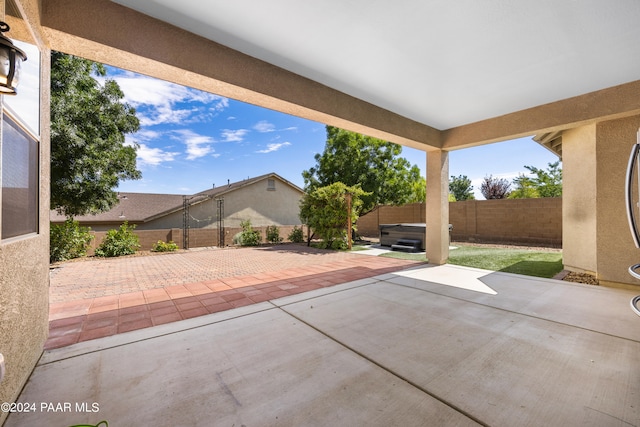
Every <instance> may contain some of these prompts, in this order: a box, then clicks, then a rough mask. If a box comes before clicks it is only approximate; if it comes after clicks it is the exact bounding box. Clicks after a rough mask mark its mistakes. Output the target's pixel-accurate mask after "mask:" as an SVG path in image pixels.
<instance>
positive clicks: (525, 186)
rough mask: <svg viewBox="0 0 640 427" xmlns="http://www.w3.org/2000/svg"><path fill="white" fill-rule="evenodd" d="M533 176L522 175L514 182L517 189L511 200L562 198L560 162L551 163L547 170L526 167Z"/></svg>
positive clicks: (510, 196)
mask: <svg viewBox="0 0 640 427" xmlns="http://www.w3.org/2000/svg"><path fill="white" fill-rule="evenodd" d="M525 168H526V169H528V170H529V172H531V173H532V174H533V177H528V176H526V175H524V174H520V176H518V177H517V178H515V179H514V180H513V183H514V185H515V187H516V189H515V190H514V191H513V192H512V193H511V194H510V195H509V198H514V199H515V198H535V197H561V196H562V169H561V168H560V161H557V162H555V163H549V164H548V168H547V170H543V169H538V168H536V167H534V166H525Z"/></svg>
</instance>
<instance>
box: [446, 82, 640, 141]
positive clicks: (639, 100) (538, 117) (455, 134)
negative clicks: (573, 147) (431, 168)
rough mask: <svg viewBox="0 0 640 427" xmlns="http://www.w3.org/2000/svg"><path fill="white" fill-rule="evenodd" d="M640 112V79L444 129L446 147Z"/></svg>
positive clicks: (583, 123)
mask: <svg viewBox="0 0 640 427" xmlns="http://www.w3.org/2000/svg"><path fill="white" fill-rule="evenodd" d="M637 114H640V80H637V81H634V82H630V83H625V84H622V85H618V86H613V87H610V88H607V89H602V90H599V91H595V92H590V93H587V94H584V95H580V96H576V97H572V98H567V99H563V100H561V101H556V102H552V103H549V104H544V105H540V106H537V107H533V108H528V109H525V110H521V111H516V112H514V113H510V114H506V115H504V116H499V117H494V118H492V119H488V120H483V121H479V122H475V123H471V124H468V125H464V126H458V127H455V128H452V129H448V130H446V131H443V132H442V149H445V150H457V149H461V148H467V147H473V146H478V145H483V144H489V143H492V142H500V141H506V140H509V139H515V138H520V137H525V136H532V135H535V134H546V133H552V132H559V131H563V130H566V129H570V128H575V127H579V126H583V125H586V124H590V123H595V122H599V121H606V120H614V119H620V118H624V117H630V116H634V115H637Z"/></svg>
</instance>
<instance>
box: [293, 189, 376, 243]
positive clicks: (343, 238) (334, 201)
mask: <svg viewBox="0 0 640 427" xmlns="http://www.w3.org/2000/svg"><path fill="white" fill-rule="evenodd" d="M347 194H351V218H350V220H351V224H352V225H353V224H355V222H356V221H357V219H358V214H357V212H358V211H359V209H360V208H361V207H362V199H363V197H366V196H368V194H367V193H366V192H365V191H363V190H362V189H361V188H360V187H359V186H353V187H349V186H347V185H345V184H343V183H341V182H335V183H333V184H330V185H327V186H324V187H318V188H316V189H314V190H312V191H309V192H307V193H305V195H304V196H302V200H300V219H302V221H304V222H305V223H306V224H307V225H308V226H309V227H310V228H311V229H312V230H313V234H312V235H311V236H309V242H311V239H313V236H314V235H315V234H317V235H318V236H319V237H320V238H321V239H322V241H323V246H324V247H325V248H334V249H342V248H344V247H345V246H346V242H347Z"/></svg>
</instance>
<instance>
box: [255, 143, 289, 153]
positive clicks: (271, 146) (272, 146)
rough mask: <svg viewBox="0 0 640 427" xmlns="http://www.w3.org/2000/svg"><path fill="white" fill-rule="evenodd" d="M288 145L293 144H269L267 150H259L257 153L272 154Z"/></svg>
mask: <svg viewBox="0 0 640 427" xmlns="http://www.w3.org/2000/svg"><path fill="white" fill-rule="evenodd" d="M288 145H291V143H290V142H279V143H277V144H268V145H267V148H265V149H264V150H258V151H256V153H271V152H273V151H278V150H279V149H281V148H282V147H286V146H288Z"/></svg>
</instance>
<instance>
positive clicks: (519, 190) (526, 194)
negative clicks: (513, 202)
mask: <svg viewBox="0 0 640 427" xmlns="http://www.w3.org/2000/svg"><path fill="white" fill-rule="evenodd" d="M513 184H514V186H515V190H513V191H512V192H511V193H509V198H510V199H535V198H538V197H540V194H539V193H538V190H537V189H536V187H535V185H534V183H533V180H532V179H531V178H529V177H527V176H525V175H524V174H520V176H519V177H517V178H514V179H513Z"/></svg>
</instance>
